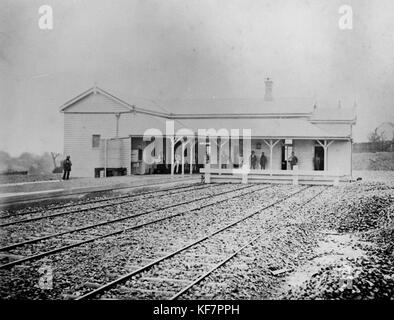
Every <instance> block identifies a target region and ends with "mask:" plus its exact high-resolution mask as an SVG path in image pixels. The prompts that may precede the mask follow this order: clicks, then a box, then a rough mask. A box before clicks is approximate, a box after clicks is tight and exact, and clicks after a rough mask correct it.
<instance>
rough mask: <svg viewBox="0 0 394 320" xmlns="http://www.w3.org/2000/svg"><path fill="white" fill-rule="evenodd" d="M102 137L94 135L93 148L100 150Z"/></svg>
mask: <svg viewBox="0 0 394 320" xmlns="http://www.w3.org/2000/svg"><path fill="white" fill-rule="evenodd" d="M100 137H101V136H100V135H99V134H94V135H92V148H99V147H100Z"/></svg>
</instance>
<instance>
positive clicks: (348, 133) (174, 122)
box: [61, 79, 356, 183]
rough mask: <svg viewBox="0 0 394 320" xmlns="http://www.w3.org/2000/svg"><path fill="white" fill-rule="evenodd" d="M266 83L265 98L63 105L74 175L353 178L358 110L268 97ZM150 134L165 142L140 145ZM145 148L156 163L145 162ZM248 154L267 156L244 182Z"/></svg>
mask: <svg viewBox="0 0 394 320" xmlns="http://www.w3.org/2000/svg"><path fill="white" fill-rule="evenodd" d="M265 85H266V88H265V90H266V91H265V97H264V99H215V98H211V99H195V100H193V99H189V100H181V99H174V100H167V101H164V102H157V101H153V100H147V99H141V98H133V97H131V98H129V99H132V100H130V101H126V100H123V99H121V98H119V97H118V96H115V95H114V94H112V93H109V92H108V91H106V90H103V89H101V88H99V87H97V86H94V87H92V88H90V89H89V90H87V91H85V92H83V93H81V94H80V95H78V96H76V97H75V98H73V99H71V100H69V101H68V102H66V103H65V104H64V105H63V106H62V107H61V112H62V113H63V114H64V154H65V155H70V156H71V160H72V162H73V167H72V174H73V176H78V177H93V176H95V177H101V176H112V175H131V174H154V173H163V174H174V171H175V170H174V169H178V171H177V172H175V173H179V174H189V173H197V172H205V174H207V173H206V172H207V169H208V171H209V172H208V174H209V177H208V179H209V181H215V179H216V180H226V179H227V180H228V179H230V180H231V179H237V178H240V179H241V178H242V177H243V178H242V179H243V181H244V182H245V180H247V179H248V177H249V179H250V180H260V181H266V180H271V181H272V180H273V181H276V182H289V181H293V182H294V179H295V178H294V177H295V175H296V176H297V183H298V181H301V182H302V181H304V182H305V183H324V182H325V181H328V180H330V179H329V178H328V177H334V178H335V179H337V180H336V181H337V182H338V179H339V180H341V181H345V180H348V179H350V178H351V177H352V126H353V125H354V124H355V123H356V112H355V111H356V110H355V107H352V108H348V109H346V108H342V107H341V106H340V105H339V106H335V107H334V108H320V107H319V106H316V104H315V103H314V101H311V100H307V99H273V98H272V81H271V80H269V79H267V80H266V83H265ZM183 110H193V111H194V112H193V113H190V112H188V113H185V112H182V111H183ZM229 110H230V111H231V112H229ZM235 110H236V112H234V111H235ZM171 127H172V131H171V130H169V128H171ZM201 129H204V130H206V132H213V133H219V134H218V137H214V135H212V136H209V137H207V138H205V137H201V133H200V132H201V131H200V130H201ZM147 130H150V131H151V132H153V133H155V132H157V133H162V135H163V138H162V139H157V138H151V137H148V138H145V139H144V136H147V134H146V133H147V132H149V131H147ZM234 130H235V131H234ZM244 130H250V131H248V132H249V133H250V136H244V135H242V133H243V132H246V131H244ZM226 132H227V135H230V134H231V139H230V138H229V137H227V138H226ZM234 132H236V134H234V135H232V133H234ZM174 133H175V134H174ZM238 134H239V136H237V135H238ZM148 136H149V135H148ZM245 139H247V140H248V141H247V142H248V143H245ZM223 145H226V147H225V148H223ZM148 146H150V147H149V148H148V149H147V147H148ZM147 150H148V151H149V154H150V155H152V156H154V158H155V159H156V160H157V161H155V162H154V163H150V162H149V161H145V158H144V156H145V155H146V152H147ZM222 150H224V151H222ZM252 151H254V152H255V154H256V155H257V158H258V159H259V158H260V156H261V154H262V153H263V152H264V155H265V157H266V165H265V169H264V170H262V169H261V168H260V167H259V161H257V168H256V169H253V170H250V171H249V172H248V173H247V174H246V178H245V174H241V173H240V174H237V173H235V171H234V169H238V170H239V169H240V168H245V167H248V169H249V166H250V163H249V159H250V154H251V152H252ZM291 152H294V154H295V156H296V157H297V158H298V163H297V166H296V167H295V168H293V170H290V166H289V162H288V159H289V157H290V155H291ZM213 160H214V161H213ZM176 162H178V163H179V166H177V167H176V166H175V163H176ZM207 163H209V166H206V164H207ZM204 167H205V169H204ZM294 169H296V170H294ZM298 179H299V180H298ZM327 179H328V180H327Z"/></svg>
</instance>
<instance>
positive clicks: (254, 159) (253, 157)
mask: <svg viewBox="0 0 394 320" xmlns="http://www.w3.org/2000/svg"><path fill="white" fill-rule="evenodd" d="M256 164H257V156H256V154H255V153H254V151H252V154H251V156H250V168H251V169H256Z"/></svg>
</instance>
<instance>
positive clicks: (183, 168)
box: [181, 141, 185, 175]
mask: <svg viewBox="0 0 394 320" xmlns="http://www.w3.org/2000/svg"><path fill="white" fill-rule="evenodd" d="M181 146H182V149H181V151H182V175H184V174H185V145H184V143H183V141H182V145H181Z"/></svg>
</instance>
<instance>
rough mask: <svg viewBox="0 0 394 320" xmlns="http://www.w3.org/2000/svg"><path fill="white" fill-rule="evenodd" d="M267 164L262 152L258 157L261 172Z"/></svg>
mask: <svg viewBox="0 0 394 320" xmlns="http://www.w3.org/2000/svg"><path fill="white" fill-rule="evenodd" d="M266 163H267V157H266V156H265V155H264V152H262V153H261V156H260V168H261V170H265V164H266Z"/></svg>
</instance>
